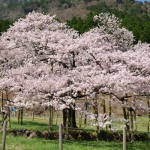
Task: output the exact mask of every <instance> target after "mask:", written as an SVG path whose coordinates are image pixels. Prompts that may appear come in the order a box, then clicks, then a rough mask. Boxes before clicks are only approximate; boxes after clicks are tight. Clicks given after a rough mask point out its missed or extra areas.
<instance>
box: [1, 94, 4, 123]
mask: <svg viewBox="0 0 150 150" xmlns="http://www.w3.org/2000/svg"><path fill="white" fill-rule="evenodd" d="M1 109H2V110H3V109H4V95H3V92H2V108H1ZM3 121H4V113H3V112H2V122H3Z"/></svg>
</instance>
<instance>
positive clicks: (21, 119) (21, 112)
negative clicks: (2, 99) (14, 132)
mask: <svg viewBox="0 0 150 150" xmlns="http://www.w3.org/2000/svg"><path fill="white" fill-rule="evenodd" d="M20 124H21V125H22V124H23V107H21V110H20Z"/></svg>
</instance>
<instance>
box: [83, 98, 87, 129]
mask: <svg viewBox="0 0 150 150" xmlns="http://www.w3.org/2000/svg"><path fill="white" fill-rule="evenodd" d="M84 107H85V110H86V111H87V109H88V103H87V101H86V102H85V105H84ZM86 124H87V115H86V114H85V116H84V125H85V126H86Z"/></svg>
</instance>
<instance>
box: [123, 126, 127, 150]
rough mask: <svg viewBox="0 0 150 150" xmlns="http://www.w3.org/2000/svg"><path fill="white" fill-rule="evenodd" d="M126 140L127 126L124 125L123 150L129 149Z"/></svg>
mask: <svg viewBox="0 0 150 150" xmlns="http://www.w3.org/2000/svg"><path fill="white" fill-rule="evenodd" d="M126 142H127V137H126V126H124V127H123V150H127V146H126Z"/></svg>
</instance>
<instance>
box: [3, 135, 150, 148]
mask: <svg viewBox="0 0 150 150" xmlns="http://www.w3.org/2000/svg"><path fill="white" fill-rule="evenodd" d="M1 136H2V135H1V133H0V137H1ZM58 145H59V144H58V141H46V140H41V139H28V138H25V137H13V136H12V135H7V142H6V150H58V148H59V147H58ZM0 147H1V144H0ZM149 147H150V144H149V142H134V143H128V144H127V148H128V150H142V149H144V150H149ZM91 148H92V150H120V149H122V142H104V141H97V142H85V141H81V142H65V141H64V150H90V149H91Z"/></svg>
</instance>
